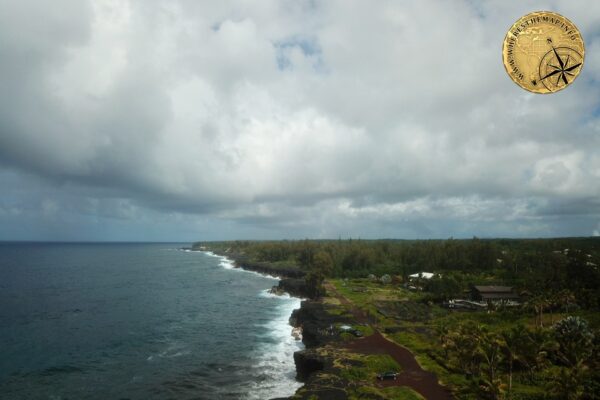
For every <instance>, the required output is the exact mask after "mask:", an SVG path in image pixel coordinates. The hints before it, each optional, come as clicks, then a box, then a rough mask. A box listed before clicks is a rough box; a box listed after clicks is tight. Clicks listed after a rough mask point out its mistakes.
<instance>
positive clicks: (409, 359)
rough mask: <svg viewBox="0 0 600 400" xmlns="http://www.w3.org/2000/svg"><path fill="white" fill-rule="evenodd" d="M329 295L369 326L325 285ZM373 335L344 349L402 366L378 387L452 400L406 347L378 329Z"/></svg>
mask: <svg viewBox="0 0 600 400" xmlns="http://www.w3.org/2000/svg"><path fill="white" fill-rule="evenodd" d="M324 286H325V288H326V289H327V291H328V293H330V294H331V295H333V296H334V297H335V298H337V299H338V300H340V302H341V303H342V304H344V305H346V306H349V307H350V310H351V312H352V314H353V315H354V317H355V318H356V320H357V321H358V322H361V323H368V322H369V321H368V318H367V316H366V314H365V313H364V312H363V311H362V310H359V309H358V308H357V307H355V306H354V305H353V304H352V302H350V301H349V300H348V299H347V298H346V297H344V296H342V295H341V294H340V293H339V292H338V291H337V290H336V289H335V287H334V286H333V285H332V284H330V283H328V282H327V283H325V284H324ZM371 327H372V328H373V330H374V331H375V333H374V334H373V335H371V336H367V337H365V338H363V339H358V340H354V341H352V342H351V343H350V344H348V346H347V348H348V349H350V350H353V351H355V352H357V353H362V354H388V355H389V356H391V357H392V358H393V359H394V360H395V361H396V362H397V363H398V364H400V365H401V366H402V372H401V373H400V374H399V375H398V378H397V379H396V380H387V381H383V382H381V383H380V385H381V386H407V387H409V388H411V389H413V390H414V391H416V392H417V393H419V394H420V395H421V396H423V397H424V398H425V399H427V400H452V399H453V397H452V394H451V393H450V391H449V390H448V388H446V387H444V386H442V385H440V384H439V383H438V380H437V377H436V376H435V374H433V373H431V372H428V371H425V370H423V368H421V366H420V365H419V363H418V362H417V360H416V359H415V356H414V355H413V354H412V353H411V352H410V351H409V350H408V349H407V348H405V347H403V346H401V345H399V344H397V343H394V342H391V341H389V340H388V339H386V338H385V337H384V336H383V335H382V334H381V333H380V332H379V331H378V330H377V329H375V328H374V327H373V326H371Z"/></svg>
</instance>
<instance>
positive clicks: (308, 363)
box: [190, 246, 352, 400]
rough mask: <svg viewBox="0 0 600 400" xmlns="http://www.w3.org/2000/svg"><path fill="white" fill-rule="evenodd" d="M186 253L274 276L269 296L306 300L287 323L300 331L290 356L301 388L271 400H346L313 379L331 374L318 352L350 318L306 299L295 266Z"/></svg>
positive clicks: (234, 255) (325, 358)
mask: <svg viewBox="0 0 600 400" xmlns="http://www.w3.org/2000/svg"><path fill="white" fill-rule="evenodd" d="M190 250H194V251H211V252H212V253H214V254H216V255H219V256H223V257H227V258H228V259H230V260H231V261H233V263H234V266H235V267H236V268H242V269H245V270H249V271H254V272H258V273H261V274H267V275H271V276H277V277H279V279H280V280H279V283H278V285H276V286H273V288H272V289H271V292H272V293H277V294H283V293H288V294H290V295H291V296H295V297H300V298H303V299H307V300H303V301H302V303H301V306H300V308H299V309H296V310H294V311H293V312H292V315H291V316H290V320H289V321H290V325H291V326H292V327H294V328H300V329H301V331H302V343H303V344H304V345H305V347H306V348H305V349H304V350H301V351H297V352H295V353H294V362H295V365H296V378H297V379H298V380H299V381H300V382H303V383H304V386H303V387H302V388H301V389H300V390H299V391H298V392H297V393H296V394H294V395H293V396H290V397H285V398H278V399H271V400H284V399H286V400H292V399H308V398H309V397H311V396H314V395H316V396H318V398H328V399H334V400H335V399H346V398H347V397H346V396H345V392H344V391H343V390H341V389H337V388H335V387H331V388H328V389H323V388H322V387H321V386H322V385H321V383H322V382H320V379H315V375H316V373H317V372H322V371H332V370H333V368H334V366H333V364H334V358H333V357H332V356H331V355H328V354H327V353H326V352H323V351H322V348H323V346H326V345H327V344H329V343H331V342H335V341H339V340H340V338H339V335H338V334H337V332H336V330H335V328H334V326H335V325H336V324H340V323H351V322H352V318H351V317H349V316H348V315H332V314H331V313H330V312H328V311H327V305H325V304H323V302H321V301H320V300H319V299H310V293H311V292H310V291H309V289H308V287H307V285H306V282H305V279H304V276H305V272H304V271H302V270H300V269H299V268H298V267H297V266H295V265H275V264H272V263H261V262H255V261H252V260H249V259H248V258H247V257H245V256H244V255H243V254H237V253H233V252H227V251H220V250H216V249H206V248H199V247H198V246H194V247H193V248H191V249H190ZM343 385H344V383H343V382H340V383H339V384H338V385H336V386H340V387H343ZM324 390H325V391H324ZM300 392H301V393H300ZM323 396H325V397H323Z"/></svg>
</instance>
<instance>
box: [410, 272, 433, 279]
mask: <svg viewBox="0 0 600 400" xmlns="http://www.w3.org/2000/svg"><path fill="white" fill-rule="evenodd" d="M434 275H435V274H433V273H432V272H417V273H416V274H412V275H409V276H408V278H409V279H410V280H411V281H412V280H414V279H431V278H433V276H434Z"/></svg>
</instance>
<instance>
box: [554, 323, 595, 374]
mask: <svg viewBox="0 0 600 400" xmlns="http://www.w3.org/2000/svg"><path fill="white" fill-rule="evenodd" d="M552 331H553V333H554V338H555V339H556V342H557V343H558V348H557V349H556V353H555V354H556V356H557V357H558V359H559V360H560V361H561V362H562V363H564V364H565V365H567V366H570V367H574V366H578V365H580V364H581V363H583V362H585V361H587V360H588V359H589V358H590V356H591V355H592V352H593V344H594V333H593V332H592V330H591V329H590V327H589V324H588V322H587V321H586V320H585V319H583V318H580V317H571V316H569V317H566V318H564V319H562V320H560V321H558V322H557V323H556V324H554V326H553V327H552Z"/></svg>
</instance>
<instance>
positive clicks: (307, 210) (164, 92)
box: [0, 0, 600, 241]
mask: <svg viewBox="0 0 600 400" xmlns="http://www.w3.org/2000/svg"><path fill="white" fill-rule="evenodd" d="M538 10H552V11H555V12H558V13H561V14H563V15H564V16H566V17H567V18H569V19H570V20H571V21H573V22H574V23H575V24H576V25H577V27H578V28H579V29H580V30H581V32H582V35H583V38H584V41H585V45H586V58H585V64H584V67H583V70H582V73H581V75H580V76H579V77H578V78H577V80H576V81H575V82H574V83H573V84H572V85H571V86H569V87H568V88H567V89H565V90H563V91H561V92H558V93H555V94H552V95H538V94H532V93H529V92H526V91H525V90H523V89H521V88H519V87H518V86H517V85H515V84H514V83H513V82H512V81H511V80H510V78H509V77H508V75H507V74H506V71H505V70H504V66H503V64H502V55H501V50H502V42H503V40H504V36H505V34H506V32H507V30H508V28H509V27H510V26H511V25H512V24H513V23H514V22H515V21H516V20H517V19H518V18H520V17H521V16H523V15H524V14H527V13H529V12H532V11H538ZM598 235H600V2H598V1H597V0H578V1H576V2H574V1H570V0H564V1H563V0H560V1H518V2H517V1H506V0H494V1H483V0H481V1H480V0H470V1H468V0H453V1H447V0H435V1H433V0H419V1H401V0H396V1H384V0H382V1H376V2H373V1H368V0H364V1H355V0H331V1H329V0H328V1H316V0H277V1H275V0H261V1H254V0H240V1H225V0H222V1H212V2H208V1H202V2H200V1H192V0H181V1H171V0H169V1H160V0H156V1H142V0H138V1H133V0H132V1H128V0H106V1H104V0H98V1H84V0H53V1H51V2H49V1H33V0H19V1H11V0H0V240H61V241H63V240H64V241H96V240H98V241H194V240H224V239H228V240H229V239H301V238H335V239H337V238H340V237H341V238H350V237H352V238H359V237H360V238H405V239H411V238H421V239H427V238H448V237H455V238H462V237H465V238H469V237H473V236H478V237H556V236H598Z"/></svg>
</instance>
